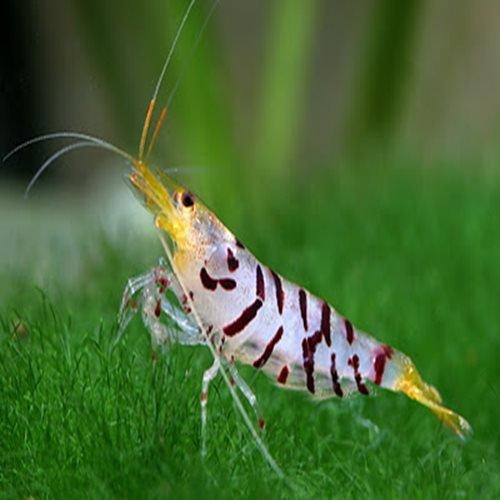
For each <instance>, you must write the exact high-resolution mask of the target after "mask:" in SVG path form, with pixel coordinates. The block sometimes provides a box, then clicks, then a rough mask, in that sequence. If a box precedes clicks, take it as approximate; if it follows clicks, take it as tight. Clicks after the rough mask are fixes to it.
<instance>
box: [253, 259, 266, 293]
mask: <svg viewBox="0 0 500 500" xmlns="http://www.w3.org/2000/svg"><path fill="white" fill-rule="evenodd" d="M255 281H256V285H255V287H256V290H257V291H256V293H257V297H259V299H261V300H262V301H264V300H266V288H265V284H264V275H263V274H262V269H261V267H260V266H259V265H257V274H256V278H255Z"/></svg>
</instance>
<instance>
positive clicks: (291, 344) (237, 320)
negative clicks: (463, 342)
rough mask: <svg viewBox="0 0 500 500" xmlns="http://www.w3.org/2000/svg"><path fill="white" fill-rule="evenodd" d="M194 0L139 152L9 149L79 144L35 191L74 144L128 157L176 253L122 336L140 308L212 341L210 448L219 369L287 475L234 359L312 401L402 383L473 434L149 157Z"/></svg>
mask: <svg viewBox="0 0 500 500" xmlns="http://www.w3.org/2000/svg"><path fill="white" fill-rule="evenodd" d="M194 1H195V0H191V2H190V4H189V6H188V10H187V12H186V14H185V15H184V18H183V19H182V23H181V25H180V28H179V29H178V31H177V34H176V37H175V39H174V43H173V45H172V48H171V50H170V52H169V54H168V57H167V59H166V62H165V64H164V66H163V69H162V72H161V75H160V78H159V80H158V83H157V85H156V88H155V92H154V95H153V98H152V99H151V101H150V104H149V106H148V109H147V112H146V118H145V121H144V126H143V130H142V134H141V138H140V141H139V151H138V154H137V155H136V156H133V155H130V154H128V153H126V152H124V151H122V150H121V149H119V148H117V147H116V146H113V145H112V144H110V143H107V142H106V141H103V140H102V139H98V138H95V137H93V136H89V135H85V134H79V133H73V132H71V133H62V134H50V135H47V136H42V137H40V138H36V139H33V140H31V141H28V142H27V143H25V144H23V145H20V146H19V147H18V148H16V149H15V150H13V151H12V152H11V154H12V153H14V152H16V151H18V150H19V149H20V148H22V147H24V146H26V145H29V144H32V143H33V142H36V141H39V140H46V139H52V138H55V137H65V138H71V139H74V140H75V141H76V140H78V141H79V142H75V143H74V144H72V145H70V146H67V147H65V148H63V149H61V150H60V151H59V152H58V153H56V154H55V155H53V156H52V157H50V158H49V160H47V161H46V162H45V163H44V164H43V166H42V167H41V168H40V169H39V171H38V172H37V174H36V176H35V178H34V179H33V181H32V182H31V183H30V185H29V186H28V188H30V187H31V186H32V184H33V182H34V181H35V180H36V179H37V178H38V177H39V175H40V174H41V173H42V171H43V170H45V169H46V168H47V167H48V166H49V164H50V163H52V161H53V160H54V159H56V158H57V157H59V156H61V155H62V154H65V153H67V152H69V151H71V150H73V149H77V148H82V147H101V148H104V149H106V150H109V151H111V152H113V153H115V154H117V155H119V156H121V157H122V158H124V159H125V160H126V161H127V162H128V164H129V165H130V167H131V170H130V172H129V173H128V175H127V178H128V180H129V184H130V187H131V190H132V191H133V192H134V194H135V195H137V196H138V197H139V199H140V200H141V201H142V203H143V205H144V206H145V207H146V209H147V210H148V211H149V212H150V213H151V214H152V217H153V220H154V225H155V227H156V228H157V230H158V233H159V236H160V239H161V241H162V244H163V247H164V249H165V252H166V255H167V257H168V260H164V259H163V258H161V259H160V260H159V263H158V265H157V266H156V267H154V268H153V269H151V270H149V271H147V272H146V273H144V274H142V275H141V276H138V277H135V278H131V279H130V280H129V281H128V283H127V285H126V287H125V290H124V292H123V296H122V301H121V306H120V310H119V315H118V324H119V327H118V335H117V339H119V338H120V337H121V336H122V335H123V333H124V332H125V330H126V328H127V325H128V324H129V322H130V320H131V318H132V317H133V316H134V314H136V313H138V312H139V313H140V314H141V316H142V320H143V323H144V326H145V328H146V329H147V330H148V332H149V334H150V336H151V339H152V343H153V345H154V346H157V347H160V348H161V347H167V346H169V345H170V344H172V343H179V344H182V345H186V346H193V345H204V346H206V347H208V348H209V350H210V352H211V353H212V355H213V364H212V366H211V367H210V368H208V369H207V370H206V371H205V372H204V374H203V379H202V384H201V386H202V387H201V394H200V405H201V435H202V453H204V451H205V439H206V438H205V433H206V423H207V403H208V395H209V387H210V383H211V381H212V380H213V379H214V378H215V377H216V376H217V375H218V374H221V375H222V377H223V378H224V380H225V382H226V384H227V386H228V388H229V390H230V392H231V394H232V396H233V398H234V400H235V402H236V404H237V407H238V409H239V410H240V412H241V414H242V416H243V418H244V419H245V422H246V424H247V425H248V427H249V429H250V431H251V432H252V435H253V437H254V439H255V440H256V442H257V445H258V446H259V448H260V449H261V451H262V453H263V454H264V456H265V457H266V459H267V460H268V462H269V463H270V464H271V466H272V467H273V468H274V469H275V470H276V471H277V472H278V473H279V474H280V475H281V474H282V473H281V471H280V469H279V467H278V466H277V465H276V463H275V462H274V460H273V459H272V457H271V456H270V454H269V452H268V451H267V448H266V447H265V445H264V443H263V442H262V440H261V438H260V435H259V434H258V433H257V431H256V430H255V429H254V426H253V425H252V424H251V422H250V420H249V418H248V415H247V413H246V411H245V409H244V407H243V406H242V403H241V401H240V399H239V396H238V395H237V392H236V391H235V388H236V389H238V391H240V392H241V394H242V395H243V397H244V398H245V399H246V401H247V402H248V404H249V405H250V407H251V408H252V409H253V411H254V412H255V415H256V419H257V422H258V424H259V426H260V427H263V426H264V420H263V419H262V416H261V414H260V410H259V408H258V404H257V398H256V396H255V395H254V393H253V392H252V390H251V388H250V387H249V386H248V385H247V383H246V382H245V381H244V379H243V378H242V377H241V376H240V375H239V373H238V370H237V367H236V363H240V364H245V365H252V366H253V367H254V368H255V369H256V370H261V371H263V372H264V373H266V374H267V375H268V376H269V377H270V378H271V379H272V380H273V381H274V382H275V384H276V385H277V386H279V387H281V388H285V389H296V390H302V391H307V392H308V393H309V394H310V395H311V396H313V397H315V398H338V399H343V398H345V397H347V396H348V395H349V394H351V393H356V392H357V393H360V394H361V395H362V396H368V395H369V394H371V392H372V388H373V387H374V386H379V387H382V388H384V389H389V390H392V391H399V392H402V393H404V394H406V395H407V396H408V397H409V398H411V399H414V400H416V401H418V402H419V403H421V404H423V405H424V406H426V407H428V408H429V409H430V410H431V411H432V412H433V413H434V414H435V415H436V416H437V417H438V418H439V419H440V420H441V421H442V422H443V423H444V424H445V425H446V426H448V427H449V428H450V429H451V430H453V431H454V432H455V433H456V434H457V435H458V436H460V437H462V438H464V437H465V436H466V435H468V434H469V432H470V431H471V427H470V425H469V424H468V422H467V421H466V420H465V419H464V418H463V417H461V416H460V415H458V414H457V413H455V412H453V411H452V410H450V409H448V408H446V407H445V406H443V405H442V401H441V397H440V395H439V392H438V391H437V390H436V389H435V388H434V387H433V386H431V385H429V384H427V383H426V382H424V380H423V379H422V377H421V376H420V374H419V372H418V371H417V369H416V367H415V365H414V364H413V362H412V361H411V359H410V358H409V357H408V356H406V355H405V354H403V353H402V352H400V351H398V350H396V349H395V348H394V347H391V346H389V345H387V344H386V343H384V342H380V341H378V340H376V339H375V338H373V337H372V336H370V335H368V334H367V333H364V332H362V331H360V330H358V329H357V328H356V327H355V326H354V325H353V323H351V321H350V320H349V319H347V318H346V317H345V316H343V315H342V314H340V313H339V312H337V311H336V310H335V308H334V307H333V306H332V305H331V304H329V303H328V302H327V301H325V300H323V299H322V298H319V297H317V296H315V295H314V294H313V293H311V292H310V291H308V290H306V289H305V288H303V287H302V286H300V285H297V284H295V283H292V282H290V281H288V280H287V279H285V278H284V277H282V276H281V275H280V274H278V273H277V272H275V271H274V270H272V269H270V268H269V267H267V266H266V265H265V264H263V263H262V262H260V261H259V260H258V259H257V258H256V257H255V256H254V255H253V254H252V252H251V251H250V250H249V249H247V248H246V246H245V245H244V244H243V243H242V242H241V241H240V240H239V239H238V238H237V237H236V236H235V235H234V234H233V233H232V232H231V231H230V230H229V229H228V228H227V227H226V226H225V225H224V224H223V223H222V222H221V221H220V219H219V218H218V217H217V216H216V215H215V214H214V213H213V212H212V211H211V210H210V209H209V208H208V207H207V206H206V205H204V204H203V202H202V201H201V200H200V198H199V197H198V196H196V195H195V194H194V193H193V192H192V191H191V190H189V189H188V188H187V187H185V186H183V185H181V184H180V183H178V182H177V181H176V180H175V179H174V178H173V177H172V176H171V175H168V174H167V173H165V172H164V171H161V170H157V169H154V168H152V166H151V165H150V163H149V161H148V157H149V155H150V153H151V151H152V150H153V148H154V145H155V142H156V140H157V138H158V134H159V131H160V129H161V126H162V124H163V121H164V120H165V117H166V109H167V108H163V109H162V110H161V112H160V115H159V118H158V120H157V123H156V126H155V128H154V130H153V133H152V134H151V139H150V140H149V143H148V138H149V129H150V125H151V122H152V118H153V115H154V111H155V106H156V99H157V95H158V91H159V88H160V85H161V82H162V79H163V77H164V74H165V70H166V68H167V66H168V63H169V61H170V58H171V55H172V52H173V50H174V48H175V44H176V42H177V39H178V37H179V34H180V31H181V30H182V27H183V25H184V23H185V22H186V19H187V15H188V14H189V11H190V10H191V8H192V6H193V3H194ZM212 10H213V9H212ZM176 87H177V85H176V86H175V88H176ZM170 100H171V96H170V98H169V101H168V102H170Z"/></svg>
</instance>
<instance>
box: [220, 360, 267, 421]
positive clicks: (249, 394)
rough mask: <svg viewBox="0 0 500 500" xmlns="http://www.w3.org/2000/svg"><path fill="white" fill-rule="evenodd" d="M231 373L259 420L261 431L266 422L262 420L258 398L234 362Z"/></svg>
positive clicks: (231, 364) (230, 365)
mask: <svg viewBox="0 0 500 500" xmlns="http://www.w3.org/2000/svg"><path fill="white" fill-rule="evenodd" d="M229 373H230V374H231V377H232V379H233V381H234V383H235V384H236V387H238V389H239V390H240V391H241V393H242V394H243V396H244V397H245V399H246V400H247V401H248V404H249V405H250V406H251V407H252V410H253V411H254V413H255V417H256V419H257V423H258V426H259V428H260V429H263V428H264V426H265V421H264V419H263V418H262V414H261V412H260V409H259V404H258V402H257V397H256V396H255V394H254V393H253V391H252V389H250V386H249V385H248V384H247V383H246V382H245V380H244V379H243V377H242V376H241V375H240V374H239V372H238V369H237V368H236V366H235V364H234V361H231V362H229Z"/></svg>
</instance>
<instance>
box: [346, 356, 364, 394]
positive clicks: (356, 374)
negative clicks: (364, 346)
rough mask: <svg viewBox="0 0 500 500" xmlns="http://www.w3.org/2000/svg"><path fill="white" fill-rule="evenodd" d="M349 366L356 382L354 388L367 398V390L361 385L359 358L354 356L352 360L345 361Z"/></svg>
mask: <svg viewBox="0 0 500 500" xmlns="http://www.w3.org/2000/svg"><path fill="white" fill-rule="evenodd" d="M347 363H348V364H349V366H352V368H353V370H354V380H355V381H356V386H357V388H358V391H359V392H360V393H361V394H364V395H365V396H368V394H369V393H368V389H367V388H366V385H365V384H364V383H363V379H362V377H361V373H359V357H358V355H357V354H355V355H354V356H353V357H352V358H349V360H348V361H347Z"/></svg>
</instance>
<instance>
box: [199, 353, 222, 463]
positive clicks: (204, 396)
mask: <svg viewBox="0 0 500 500" xmlns="http://www.w3.org/2000/svg"><path fill="white" fill-rule="evenodd" d="M219 368H220V359H219V358H215V359H214V362H213V364H212V366H211V367H210V368H208V369H207V370H205V372H204V373H203V379H202V382H201V393H200V406H201V456H202V457H204V456H206V454H207V436H206V428H207V404H208V388H209V386H210V382H212V380H213V379H214V378H215V377H216V376H217V374H218V373H219Z"/></svg>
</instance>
